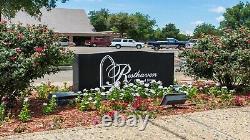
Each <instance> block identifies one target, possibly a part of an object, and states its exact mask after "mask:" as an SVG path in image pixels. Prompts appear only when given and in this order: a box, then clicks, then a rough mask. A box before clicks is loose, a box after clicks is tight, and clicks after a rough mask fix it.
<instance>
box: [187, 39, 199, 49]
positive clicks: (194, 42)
mask: <svg viewBox="0 0 250 140" xmlns="http://www.w3.org/2000/svg"><path fill="white" fill-rule="evenodd" d="M197 41H198V39H190V40H189V41H188V42H187V44H186V47H185V48H186V49H191V48H193V47H194V45H195V44H196V43H197Z"/></svg>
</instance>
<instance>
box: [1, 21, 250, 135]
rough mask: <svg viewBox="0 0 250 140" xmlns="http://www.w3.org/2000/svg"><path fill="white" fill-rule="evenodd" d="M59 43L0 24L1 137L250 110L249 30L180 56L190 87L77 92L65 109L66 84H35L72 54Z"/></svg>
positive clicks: (44, 32)
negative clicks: (178, 96) (177, 98)
mask: <svg viewBox="0 0 250 140" xmlns="http://www.w3.org/2000/svg"><path fill="white" fill-rule="evenodd" d="M58 39H59V36H58V35H57V34H56V33H54V32H53V31H51V30H49V29H48V28H47V27H46V26H27V27H23V26H22V25H11V26H7V24H6V23H5V22H1V23H0V40H1V42H0V64H1V65H0V72H1V77H0V92H1V94H0V99H1V105H0V132H1V133H0V135H1V136H4V135H10V134H13V133H22V132H34V131H44V130H52V129H61V128H68V127H75V126H91V125H97V124H100V123H101V117H102V116H103V115H109V116H110V117H113V116H114V114H115V112H116V111H118V112H119V113H120V114H122V115H123V116H124V117H126V116H128V115H130V114H135V115H137V116H139V115H141V116H145V115H149V116H150V118H152V119H153V118H155V117H158V116H161V115H176V114H183V113H189V112H195V111H205V110H211V109H218V108H228V107H238V106H248V105H250V90H249V87H250V78H249V77H250V69H249V68H250V51H249V49H250V47H249V43H248V41H249V29H248V28H245V27H241V28H238V29H236V30H228V29H225V30H223V35H222V36H204V37H203V38H202V39H200V41H199V42H198V44H197V45H196V46H195V47H194V48H192V49H191V50H186V51H184V52H182V53H181V55H180V57H181V58H182V59H183V60H184V63H183V65H182V67H181V70H182V71H183V72H185V74H187V75H189V76H193V77H195V78H196V79H206V80H210V81H212V82H207V81H206V80H197V81H196V82H193V84H192V85H188V84H185V83H178V82H176V83H175V84H174V85H172V86H169V87H164V86H162V82H161V81H154V80H153V81H151V82H149V83H145V82H144V81H141V80H139V79H138V80H136V81H135V82H134V83H126V82H121V83H115V85H114V86H113V87H112V88H110V89H105V88H95V89H86V90H83V91H79V92H78V93H77V94H78V97H77V98H75V99H73V100H71V101H70V102H69V103H68V104H67V105H65V106H59V104H57V98H56V95H52V96H50V97H51V98H48V96H49V95H50V94H52V93H55V92H70V91H72V88H73V87H72V85H67V83H65V84H64V86H63V87H57V86H54V85H52V84H51V83H43V84H41V85H39V86H36V87H31V86H30V84H31V82H32V81H33V80H35V79H37V78H41V77H43V76H44V75H45V74H50V73H55V72H57V71H59V69H58V67H59V65H60V64H61V63H63V62H62V61H64V60H70V58H72V52H70V51H68V50H66V49H62V48H60V46H58V44H57V43H56V42H57V41H58ZM173 93H185V94H186V95H187V99H188V100H187V101H186V102H185V104H183V105H177V106H170V105H168V106H161V105H160V104H161V101H162V98H163V97H164V95H166V94H173Z"/></svg>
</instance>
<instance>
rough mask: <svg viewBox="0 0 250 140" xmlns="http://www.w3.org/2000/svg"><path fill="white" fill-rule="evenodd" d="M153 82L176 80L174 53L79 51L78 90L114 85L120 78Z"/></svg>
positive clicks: (75, 79)
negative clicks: (81, 52)
mask: <svg viewBox="0 0 250 140" xmlns="http://www.w3.org/2000/svg"><path fill="white" fill-rule="evenodd" d="M136 79H140V80H144V81H145V82H150V81H151V80H160V81H162V83H163V85H164V86H169V85H172V84H173V81H174V54H173V53H157V52H143V51H116V52H105V53H94V54H77V55H76V60H75V63H74V66H73V85H74V90H75V91H82V90H83V89H91V88H96V87H106V88H109V87H111V86H112V85H113V84H114V83H116V82H117V81H120V82H122V81H127V82H134V81H135V80H136Z"/></svg>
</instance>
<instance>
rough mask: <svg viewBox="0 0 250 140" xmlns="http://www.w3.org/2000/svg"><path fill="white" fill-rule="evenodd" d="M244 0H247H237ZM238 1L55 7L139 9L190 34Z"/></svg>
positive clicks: (74, 0)
mask: <svg viewBox="0 0 250 140" xmlns="http://www.w3.org/2000/svg"><path fill="white" fill-rule="evenodd" d="M241 1H243V2H246V1H247V0H241ZM239 2H240V0H69V1H68V2H67V3H65V4H61V3H59V5H58V7H61V8H73V9H84V10H85V11H86V12H89V11H92V10H100V9H101V8H106V9H109V10H110V12H113V13H114V12H128V13H134V12H142V13H144V14H148V15H149V16H150V17H151V18H152V19H155V20H156V21H157V25H158V26H159V27H163V26H164V25H165V24H167V23H174V24H176V26H177V27H178V28H180V29H181V31H182V32H183V33H191V32H192V31H193V29H194V28H195V26H196V25H198V24H201V23H203V22H206V23H211V24H213V25H215V26H218V25H219V22H220V21H221V20H223V16H222V15H223V13H224V12H225V9H226V8H228V7H232V6H233V5H236V4H237V3H239Z"/></svg>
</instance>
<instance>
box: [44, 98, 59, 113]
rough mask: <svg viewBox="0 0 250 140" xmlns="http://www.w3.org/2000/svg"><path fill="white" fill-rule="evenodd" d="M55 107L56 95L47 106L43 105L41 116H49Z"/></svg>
mask: <svg viewBox="0 0 250 140" xmlns="http://www.w3.org/2000/svg"><path fill="white" fill-rule="evenodd" d="M56 107H57V103H56V95H53V96H52V97H51V99H50V101H49V103H48V104H47V103H44V104H43V114H45V115H49V114H51V113H53V112H54V111H55V109H56Z"/></svg>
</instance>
